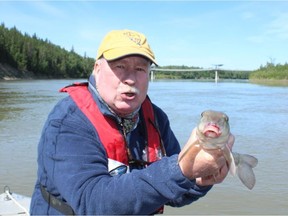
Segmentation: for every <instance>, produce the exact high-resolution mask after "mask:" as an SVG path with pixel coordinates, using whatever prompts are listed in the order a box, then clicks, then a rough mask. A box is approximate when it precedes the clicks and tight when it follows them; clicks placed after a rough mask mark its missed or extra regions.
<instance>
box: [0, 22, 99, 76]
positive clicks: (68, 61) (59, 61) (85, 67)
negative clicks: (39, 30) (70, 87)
mask: <svg viewBox="0 0 288 216" xmlns="http://www.w3.org/2000/svg"><path fill="white" fill-rule="evenodd" d="M0 63H5V64H8V65H10V66H12V67H13V68H16V69H17V70H19V71H22V72H24V73H25V71H29V72H32V73H33V75H34V76H35V77H36V78H84V77H85V78H86V77H87V76H88V74H90V73H91V71H92V69H93V64H94V59H93V58H88V57H86V55H85V54H84V57H82V56H80V55H78V54H77V53H75V52H74V50H73V47H72V49H71V51H67V50H65V49H64V48H61V47H60V46H57V45H54V44H52V43H51V42H50V41H48V40H47V39H46V40H43V39H40V38H38V37H37V36H36V34H34V35H33V36H30V35H28V34H26V33H25V34H24V35H23V34H22V33H21V32H20V31H19V30H17V29H16V27H13V28H11V29H8V28H6V27H5V25H4V23H2V24H1V26H0Z"/></svg>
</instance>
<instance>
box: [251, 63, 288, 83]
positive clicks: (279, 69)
mask: <svg viewBox="0 0 288 216" xmlns="http://www.w3.org/2000/svg"><path fill="white" fill-rule="evenodd" d="M249 79H267V80H288V64H287V63H285V64H284V65H281V64H276V65H275V64H274V63H271V62H270V63H269V62H267V63H266V65H265V66H260V68H259V69H258V70H256V71H253V72H252V73H251V74H250V76H249Z"/></svg>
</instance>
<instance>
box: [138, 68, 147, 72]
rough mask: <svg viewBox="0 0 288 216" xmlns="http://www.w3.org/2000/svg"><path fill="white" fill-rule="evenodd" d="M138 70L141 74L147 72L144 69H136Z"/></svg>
mask: <svg viewBox="0 0 288 216" xmlns="http://www.w3.org/2000/svg"><path fill="white" fill-rule="evenodd" d="M136 70H137V71H139V72H146V70H145V69H144V68H136Z"/></svg>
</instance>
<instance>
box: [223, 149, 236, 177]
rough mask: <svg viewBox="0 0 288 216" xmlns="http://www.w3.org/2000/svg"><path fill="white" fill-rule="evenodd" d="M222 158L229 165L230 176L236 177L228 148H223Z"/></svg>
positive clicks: (233, 162)
mask: <svg viewBox="0 0 288 216" xmlns="http://www.w3.org/2000/svg"><path fill="white" fill-rule="evenodd" d="M223 151H224V157H225V159H226V161H227V162H228V165H229V172H230V174H231V175H233V176H235V175H236V164H235V160H234V157H233V154H232V152H231V151H230V149H229V148H228V147H226V148H224V150H223Z"/></svg>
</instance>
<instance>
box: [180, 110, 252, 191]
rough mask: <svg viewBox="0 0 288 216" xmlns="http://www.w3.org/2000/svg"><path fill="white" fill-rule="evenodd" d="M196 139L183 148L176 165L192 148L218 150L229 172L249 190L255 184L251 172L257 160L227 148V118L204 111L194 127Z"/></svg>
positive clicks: (217, 113)
mask: <svg viewBox="0 0 288 216" xmlns="http://www.w3.org/2000/svg"><path fill="white" fill-rule="evenodd" d="M196 136H197V139H196V140H195V141H194V142H191V143H189V144H188V145H187V146H185V147H184V149H183V153H182V154H181V155H180V158H179V160H178V163H179V162H180V161H181V160H182V159H183V157H184V156H185V155H186V154H187V152H189V150H190V149H191V148H192V147H193V146H198V147H201V148H203V149H207V150H211V149H220V150H222V151H223V154H224V157H225V159H226V161H227V164H228V165H229V172H230V173H231V174H232V175H233V176H235V175H237V176H238V177H239V179H240V180H241V182H242V183H243V184H244V185H245V186H246V187H247V188H248V189H250V190H252V189H253V187H254V186H255V183H256V177H255V174H254V172H253V168H255V167H256V166H257V164H258V159H257V158H256V157H254V156H252V155H249V154H241V153H237V152H232V151H231V150H230V148H229V146H228V139H229V136H230V125H229V117H228V116H227V115H226V114H225V113H224V112H220V111H214V110H206V111H204V112H202V113H201V118H200V121H199V123H198V125H197V127H196Z"/></svg>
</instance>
